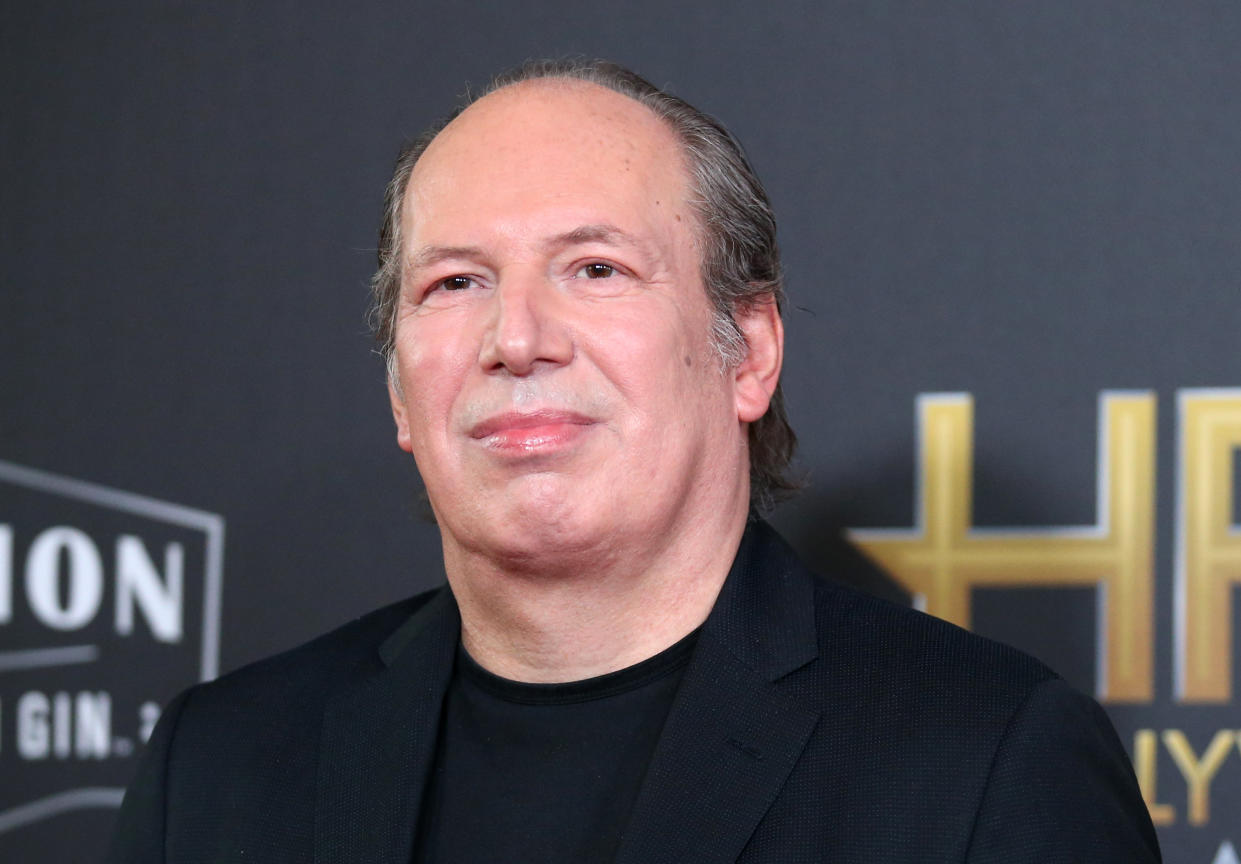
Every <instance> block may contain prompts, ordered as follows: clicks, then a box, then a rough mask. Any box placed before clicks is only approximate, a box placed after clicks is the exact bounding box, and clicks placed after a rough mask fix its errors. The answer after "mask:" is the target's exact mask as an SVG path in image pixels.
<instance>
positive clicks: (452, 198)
mask: <svg viewBox="0 0 1241 864" xmlns="http://www.w3.org/2000/svg"><path fill="white" fill-rule="evenodd" d="M687 188H688V183H687V175H686V171H685V169H684V156H683V148H682V147H681V145H680V142H679V141H678V139H677V137H676V135H675V133H674V132H673V131H672V129H671V128H670V127H669V126H668V124H667V123H666V122H665V121H663V120H662V119H660V118H659V117H658V116H657V115H656V114H655V113H654V112H653V111H652V110H651V109H649V108H647V107H646V106H645V105H642V104H641V103H639V102H637V101H635V100H633V99H631V98H629V97H627V96H624V95H622V94H620V93H616V92H614V91H612V90H609V89H607V88H605V87H602V86H599V85H596V84H591V83H588V82H582V81H574V80H559V79H542V80H535V81H528V82H523V83H520V84H515V85H511V86H509V87H506V88H504V89H502V90H499V91H497V92H495V93H492V94H489V95H488V96H485V97H483V98H482V99H480V100H479V101H477V102H475V103H474V104H473V105H471V106H470V107H469V108H467V109H466V110H465V111H463V112H462V113H461V115H460V116H458V117H457V118H456V119H455V120H453V121H452V122H451V123H450V124H448V126H446V127H445V128H444V130H443V131H442V132H440V134H439V135H437V136H436V137H435V139H434V140H433V141H432V142H431V144H430V146H428V147H427V149H426V151H425V152H424V153H423V155H422V157H421V158H420V159H419V160H418V163H417V164H416V165H415V166H414V170H413V173H412V175H411V177H410V182H409V185H408V187H407V190H406V195H405V202H404V208H405V212H404V214H403V221H405V222H406V223H407V227H409V228H411V229H415V230H419V231H421V232H425V231H426V230H429V229H433V228H434V227H435V226H436V223H438V222H439V221H440V220H448V221H450V222H454V223H456V222H460V221H462V220H463V219H465V220H468V219H469V218H471V217H472V218H481V217H484V216H485V215H487V214H492V215H496V216H499V215H502V214H504V213H505V212H506V210H507V209H511V210H512V211H513V212H516V211H517V210H520V211H521V212H523V213H531V214H532V215H533V211H537V210H539V209H540V208H553V207H559V208H560V209H561V210H564V209H566V208H568V209H570V210H571V209H572V208H574V207H578V208H579V209H583V208H584V209H586V210H589V209H591V207H594V208H595V209H596V210H598V209H616V208H620V209H621V210H624V209H625V208H629V209H630V210H631V211H641V210H646V211H650V212H649V213H648V214H647V215H652V216H653V215H661V216H663V217H665V218H668V219H670V218H672V217H673V216H675V221H677V222H680V221H682V219H683V218H684V216H686V215H688V204H687V200H686V199H687V194H686V193H687ZM564 215H566V217H567V216H569V215H571V214H564ZM581 215H582V216H583V218H585V216H586V215H587V214H586V213H582V214H581ZM593 215H594V216H595V217H597V216H599V215H600V214H599V213H595V214H593ZM604 215H607V214H604ZM631 215H635V214H631ZM636 215H641V214H636ZM410 221H412V222H413V224H412V225H410V224H409V222H410ZM592 221H599V220H598V218H592V219H586V222H592ZM411 239H412V238H411Z"/></svg>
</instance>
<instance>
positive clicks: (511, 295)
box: [478, 273, 573, 376]
mask: <svg viewBox="0 0 1241 864" xmlns="http://www.w3.org/2000/svg"><path fill="white" fill-rule="evenodd" d="M561 299H562V298H559V297H558V296H557V294H556V288H555V286H554V285H552V284H550V282H549V280H547V278H546V277H543V276H537V275H533V274H520V273H514V274H510V275H508V276H507V278H502V279H501V280H500V282H499V284H498V285H497V286H496V288H495V290H494V292H493V293H492V296H491V298H490V303H489V305H490V307H491V308H490V310H489V312H490V318H489V319H488V322H487V329H486V331H485V332H484V334H483V340H482V345H481V347H480V351H479V358H478V359H479V363H480V365H481V366H482V367H483V369H484V370H485V371H488V372H507V373H509V374H511V375H517V376H526V375H531V374H533V373H534V372H536V371H537V370H538V369H539V368H541V367H544V366H547V367H551V366H562V365H564V364H566V363H568V362H569V360H571V359H572V357H573V340H572V338H571V336H570V332H569V328H568V327H567V326H566V322H565V320H564V316H563V310H562V309H561V308H560V307H561V304H560V302H559V301H560V300H561Z"/></svg>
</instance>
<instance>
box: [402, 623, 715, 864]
mask: <svg viewBox="0 0 1241 864" xmlns="http://www.w3.org/2000/svg"><path fill="white" fill-rule="evenodd" d="M697 638H698V631H694V632H693V633H691V634H689V635H688V636H686V637H685V638H684V639H682V640H681V641H680V642H678V643H676V644H675V645H673V646H672V647H670V648H668V649H666V650H664V651H662V652H660V653H659V654H656V655H655V656H654V657H651V658H649V659H647V660H644V661H642V662H641V663H638V664H637V665H634V666H630V667H628V668H627V669H621V670H619V671H617V672H612V673H610V674H608V675H601V676H599V677H597V678H588V679H586V680H585V681H573V682H569V683H565V684H524V683H520V682H517V681H510V680H508V679H505V678H500V677H498V676H496V675H493V674H491V673H490V672H488V671H487V670H485V669H483V668H482V667H481V666H479V665H478V664H477V663H475V662H474V660H473V659H472V658H471V657H470V656H469V655H468V654H467V653H466V652H465V650H464V649H463V648H460V647H459V648H458V649H457V662H456V666H455V668H454V670H453V677H452V682H451V684H450V685H449V687H448V692H447V694H446V695H445V697H444V709H443V713H442V715H441V718H440V730H439V738H438V741H437V742H436V756H435V766H434V768H433V770H432V774H431V778H430V780H429V782H428V788H427V790H426V792H425V794H424V795H423V806H422V813H421V814H420V816H419V830H418V841H417V844H416V848H415V850H414V862H416V864H431V862H462V864H466V862H475V861H477V862H492V861H505V862H561V861H563V862H574V864H585V862H595V861H600V862H602V861H610V860H611V859H612V857H613V855H614V854H615V852H616V848H617V844H618V843H619V841H620V838H621V835H622V833H623V831H624V829H625V825H626V823H627V822H628V821H629V814H630V811H631V810H632V809H633V803H634V800H635V798H636V797H637V794H638V788H639V787H640V786H641V784H642V778H643V777H644V776H645V774H646V766H647V764H648V763H649V761H650V758H651V753H652V752H653V751H654V749H655V742H656V741H657V740H658V738H659V733H660V731H661V730H662V729H663V725H664V720H665V719H666V718H667V716H668V709H669V707H670V706H671V704H672V698H673V696H674V695H675V694H676V689H677V685H678V684H679V683H680V681H681V673H682V671H683V670H684V669H685V666H686V664H687V663H688V662H689V659H690V655H691V654H692V653H693V650H694V644H695V642H696V641H697Z"/></svg>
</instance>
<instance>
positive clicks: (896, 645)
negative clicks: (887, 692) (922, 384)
mask: <svg viewBox="0 0 1241 864" xmlns="http://www.w3.org/2000/svg"><path fill="white" fill-rule="evenodd" d="M810 578H813V579H815V592H814V596H815V617H816V624H817V631H818V638H819V651H820V657H821V658H822V659H824V660H827V661H828V662H831V663H833V664H835V665H837V666H838V667H840V668H844V669H847V670H850V671H852V672H855V673H856V674H859V675H864V676H865V677H867V678H869V679H871V680H872V681H873V683H875V684H877V685H883V684H887V685H897V684H901V685H904V686H906V687H912V688H914V689H916V690H918V691H922V692H932V691H937V690H938V691H943V692H945V693H960V692H964V691H968V692H971V693H976V694H978V695H979V696H980V697H982V696H984V695H985V696H986V698H988V699H989V700H990V701H1001V702H1005V703H1008V704H1010V705H1012V706H1013V707H1015V706H1016V704H1017V703H1019V702H1020V701H1022V700H1024V698H1025V696H1026V695H1027V694H1029V693H1030V692H1031V691H1032V690H1033V689H1035V688H1036V687H1038V686H1039V685H1041V684H1043V683H1044V682H1047V681H1049V680H1053V679H1055V680H1058V676H1057V675H1056V673H1055V672H1054V671H1052V670H1051V669H1050V668H1048V667H1047V666H1046V665H1045V664H1043V663H1042V662H1041V661H1039V660H1037V659H1035V658H1034V657H1031V656H1030V655H1029V654H1026V653H1025V652H1023V651H1020V650H1018V649H1017V648H1014V647H1012V646H1011V645H1007V644H1004V643H1003V642H998V641H996V640H993V639H988V638H986V637H984V636H979V635H978V634H976V633H971V632H970V631H968V630H965V629H963V628H961V627H958V626H956V625H955V624H951V623H949V622H947V621H944V620H942V619H940V618H935V617H933V616H931V615H927V614H925V613H923V612H919V611H918V610H916V609H912V608H909V607H906V606H899V605H897V604H895V603H890V602H888V601H885V600H881V599H879V598H876V597H872V596H870V595H867V594H863V593H861V592H860V591H857V590H854V589H852V588H848V587H845V586H843V585H840V584H837V583H834V582H831V581H829V580H827V579H824V578H822V577H817V576H812V577H810Z"/></svg>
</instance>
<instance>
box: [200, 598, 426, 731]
mask: <svg viewBox="0 0 1241 864" xmlns="http://www.w3.org/2000/svg"><path fill="white" fill-rule="evenodd" d="M441 590H443V589H441V588H436V589H432V590H430V591H427V592H424V593H422V594H418V595H416V596H414V597H410V598H407V599H405V600H401V601H399V602H396V603H393V604H390V605H388V606H384V607H382V608H380V609H376V610H374V611H373V612H369V613H367V614H366V615H362V616H360V617H358V618H356V619H354V620H353V621H350V622H349V623H347V624H344V625H343V626H340V627H337V628H336V629H335V630H332V631H330V632H328V633H325V634H323V635H321V636H318V637H316V638H314V639H312V640H310V641H309V642H306V643H304V644H302V645H299V646H297V647H295V648H291V649H289V650H288V651H284V652H281V653H279V654H276V655H273V656H271V657H267V658H265V659H262V660H259V661H256V662H254V663H250V664H248V665H245V666H243V667H241V668H239V669H236V670H234V671H232V672H229V673H227V674H225V675H223V676H221V677H219V678H217V679H215V680H214V681H209V682H206V683H203V684H198V685H196V686H194V687H192V688H190V690H189V692H188V693H187V694H186V696H185V700H184V701H185V705H184V709H186V712H187V713H188V714H190V715H191V716H193V717H194V718H196V719H198V720H201V721H205V722H207V723H212V722H214V721H215V720H218V719H223V718H221V717H220V715H225V716H226V717H233V718H235V717H236V716H237V715H238V714H245V715H261V714H263V713H264V712H266V711H276V710H278V711H280V712H281V713H282V714H284V713H287V712H289V711H290V710H291V709H296V708H300V709H303V710H305V709H308V708H310V707H312V705H313V703H320V702H322V701H324V700H325V699H326V698H327V696H328V694H329V693H331V692H332V691H334V690H335V689H336V687H337V686H338V685H339V684H341V683H343V682H345V681H348V680H350V679H351V678H352V677H354V676H355V675H358V674H362V673H364V672H365V671H366V670H367V669H368V668H370V667H371V666H373V665H375V664H378V663H379V662H380V661H379V651H380V648H381V646H382V645H383V643H384V642H385V640H387V639H388V638H389V637H390V636H391V635H392V634H393V633H394V632H396V631H397V630H398V629H400V627H401V626H402V625H403V624H404V623H405V622H407V621H408V620H409V619H410V617H411V616H413V615H414V614H415V613H416V612H417V611H418V610H419V609H421V608H422V607H423V606H425V605H426V604H427V603H428V602H429V601H430V600H431V599H432V598H433V597H435V596H436V595H437V594H438V593H439V592H440V591H441Z"/></svg>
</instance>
